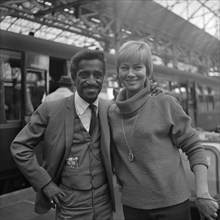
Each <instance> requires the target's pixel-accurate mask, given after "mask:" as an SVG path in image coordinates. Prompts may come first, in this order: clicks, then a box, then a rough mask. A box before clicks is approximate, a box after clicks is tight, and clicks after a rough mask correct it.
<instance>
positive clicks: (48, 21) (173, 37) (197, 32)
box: [0, 0, 220, 59]
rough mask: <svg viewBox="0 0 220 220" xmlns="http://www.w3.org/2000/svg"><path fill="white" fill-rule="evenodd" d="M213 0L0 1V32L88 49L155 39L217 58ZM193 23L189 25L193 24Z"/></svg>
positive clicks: (219, 14) (216, 9) (216, 15)
mask: <svg viewBox="0 0 220 220" xmlns="http://www.w3.org/2000/svg"><path fill="white" fill-rule="evenodd" d="M219 4H220V3H219V1H218V0H211V1H210V0H196V1H195V0H188V1H185V0H172V1H169V0H53V1H52V0H47V1H45V0H31V1H25V0H9V1H6V0H1V1H0V13H1V17H0V18H1V29H4V30H9V31H13V32H18V33H21V34H30V33H33V34H34V36H36V37H40V38H45V39H49V40H53V41H58V42H65V43H68V44H74V45H76V46H86V47H88V48H91V49H93V48H103V49H104V50H107V49H108V50H111V49H117V47H118V44H120V43H121V42H123V41H124V40H126V39H129V38H144V37H150V36H154V37H155V36H156V37H157V38H158V39H161V40H163V41H166V42H171V43H172V44H175V45H180V46H182V47H184V48H186V49H189V50H193V51H195V52H196V53H198V54H201V55H204V54H207V55H208V56H210V57H213V58H215V59H216V57H217V58H218V57H219V40H220V36H219V20H220V11H219ZM193 22H194V24H193Z"/></svg>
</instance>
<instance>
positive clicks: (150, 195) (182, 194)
mask: <svg viewBox="0 0 220 220" xmlns="http://www.w3.org/2000/svg"><path fill="white" fill-rule="evenodd" d="M122 120H123V121H122ZM135 120H136V122H135ZM109 122H110V127H111V133H112V138H113V143H114V144H112V148H111V149H112V155H113V160H114V166H115V171H116V175H117V177H118V179H119V182H120V184H121V185H122V186H123V189H122V203H123V204H124V205H127V206H131V207H134V208H140V209H154V208H161V207H167V206H171V205H175V204H178V203H181V202H183V201H185V200H187V199H188V198H189V196H190V194H189V190H188V188H187V183H186V177H185V173H184V168H183V164H182V161H181V157H180V154H179V149H182V151H183V152H185V153H186V155H187V156H188V159H189V162H190V166H191V168H192V167H193V166H194V165H196V164H204V165H206V166H207V161H206V157H205V154H204V150H203V148H202V146H201V143H200V140H199V137H198V134H197V132H196V131H195V129H193V128H192V127H191V126H190V118H189V117H188V116H187V115H186V114H185V112H184V111H183V109H182V107H181V106H180V105H179V103H178V101H177V100H176V99H175V98H173V97H171V96H169V95H166V94H162V93H161V94H159V95H157V96H151V95H150V94H149V91H148V89H147V88H145V89H143V90H142V91H140V92H139V93H138V94H136V95H135V96H133V97H132V98H130V99H127V100H126V92H125V90H122V91H121V92H120V93H119V95H118V97H117V100H116V104H114V105H113V106H112V107H111V109H110V111H109ZM123 125H124V132H123ZM132 130H133V132H132ZM123 133H124V134H125V135H124V134H123ZM125 136H126V137H125ZM126 139H127V143H128V144H126ZM127 145H129V146H127ZM129 148H130V149H131V151H132V153H133V154H134V160H133V161H132V162H130V161H129V160H128V154H129Z"/></svg>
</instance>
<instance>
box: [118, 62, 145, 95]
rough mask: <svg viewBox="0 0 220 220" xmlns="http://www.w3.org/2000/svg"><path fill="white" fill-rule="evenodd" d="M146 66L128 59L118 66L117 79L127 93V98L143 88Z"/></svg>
mask: <svg viewBox="0 0 220 220" xmlns="http://www.w3.org/2000/svg"><path fill="white" fill-rule="evenodd" d="M146 71H147V70H146V66H145V64H144V63H143V62H140V61H138V60H133V59H129V60H126V61H124V62H122V63H121V64H120V66H119V78H120V80H121V82H122V84H123V85H124V87H125V88H126V90H127V92H128V96H129V98H130V97H131V96H133V95H135V94H136V93H138V92H139V91H141V90H142V89H143V88H144V86H145V81H146V78H147V72H146Z"/></svg>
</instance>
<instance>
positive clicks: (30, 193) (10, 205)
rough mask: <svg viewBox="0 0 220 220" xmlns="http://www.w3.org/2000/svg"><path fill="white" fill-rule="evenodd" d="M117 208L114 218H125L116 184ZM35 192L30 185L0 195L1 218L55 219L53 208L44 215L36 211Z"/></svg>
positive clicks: (19, 219) (115, 219) (116, 219)
mask: <svg viewBox="0 0 220 220" xmlns="http://www.w3.org/2000/svg"><path fill="white" fill-rule="evenodd" d="M114 188H115V195H116V209H117V212H116V213H114V220H124V218H123V214H122V209H121V203H120V191H119V188H118V185H117V184H115V186H114ZM34 201H35V192H34V190H33V189H32V188H31V187H29V188H26V189H22V190H18V191H14V192H11V193H8V194H4V195H1V196H0V219H1V220H54V219H55V211H54V210H53V209H51V210H50V211H49V212H48V213H46V214H44V215H38V214H37V213H35V212H34Z"/></svg>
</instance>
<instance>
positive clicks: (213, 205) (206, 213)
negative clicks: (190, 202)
mask: <svg viewBox="0 0 220 220" xmlns="http://www.w3.org/2000/svg"><path fill="white" fill-rule="evenodd" d="M195 203H196V206H197V208H198V210H199V214H200V217H201V220H203V219H207V220H215V219H216V218H217V217H218V214H217V212H218V209H219V206H218V203H217V200H215V199H213V198H212V197H211V196H210V195H205V196H204V197H198V198H197V199H196V201H195Z"/></svg>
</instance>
